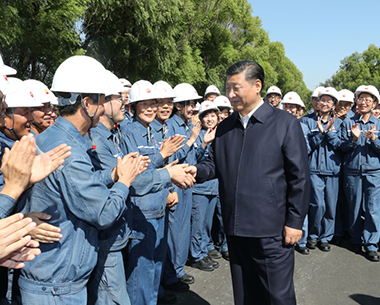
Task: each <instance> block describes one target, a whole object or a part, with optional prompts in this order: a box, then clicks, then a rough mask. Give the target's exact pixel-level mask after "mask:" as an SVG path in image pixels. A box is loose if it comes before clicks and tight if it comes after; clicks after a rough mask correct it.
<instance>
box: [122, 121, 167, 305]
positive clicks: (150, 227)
mask: <svg viewBox="0 0 380 305" xmlns="http://www.w3.org/2000/svg"><path fill="white" fill-rule="evenodd" d="M160 140H161V137H160V136H155V132H154V129H153V128H151V127H150V126H148V127H145V126H144V125H143V124H142V123H140V122H139V121H138V120H137V119H133V121H132V123H131V124H130V125H129V128H128V131H127V133H125V134H124V141H125V144H126V147H127V150H128V152H138V153H139V154H140V155H143V156H148V157H149V159H150V160H151V163H149V165H148V169H147V170H151V169H157V168H160V167H162V166H163V165H164V160H163V157H162V155H161V154H160V150H159V141H160ZM170 186H171V184H169V185H168V187H167V188H165V189H162V190H161V191H158V192H154V193H153V192H151V193H149V194H146V195H144V196H131V197H130V198H131V201H132V203H133V230H132V236H131V241H130V243H129V248H128V266H127V290H128V294H129V297H130V300H131V304H135V305H139V304H152V305H153V304H156V303H157V298H158V290H159V284H160V280H161V272H162V266H163V263H164V260H165V256H166V247H167V244H166V239H165V217H164V216H165V208H166V199H167V197H168V195H169V191H168V188H169V187H170Z"/></svg>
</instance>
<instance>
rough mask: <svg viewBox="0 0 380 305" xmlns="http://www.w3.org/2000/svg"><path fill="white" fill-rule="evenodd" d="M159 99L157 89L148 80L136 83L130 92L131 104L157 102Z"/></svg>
mask: <svg viewBox="0 0 380 305" xmlns="http://www.w3.org/2000/svg"><path fill="white" fill-rule="evenodd" d="M158 98H159V97H158V94H157V91H156V89H155V87H154V86H153V85H152V83H151V82H148V81H147V80H139V81H138V82H135V83H134V84H133V86H132V88H131V91H129V104H133V103H137V102H140V101H146V100H156V99H158Z"/></svg>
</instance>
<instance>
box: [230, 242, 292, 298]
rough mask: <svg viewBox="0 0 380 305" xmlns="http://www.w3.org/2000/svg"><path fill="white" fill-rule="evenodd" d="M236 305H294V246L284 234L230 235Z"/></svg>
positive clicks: (231, 265)
mask: <svg viewBox="0 0 380 305" xmlns="http://www.w3.org/2000/svg"><path fill="white" fill-rule="evenodd" d="M227 241H228V249H229V254H230V268H231V275H232V285H233V291H234V301H235V305H293V304H296V297H295V292H294V283H293V273H294V249H293V247H285V246H284V245H283V237H282V236H274V237H265V238H251V237H239V236H231V235H229V236H227Z"/></svg>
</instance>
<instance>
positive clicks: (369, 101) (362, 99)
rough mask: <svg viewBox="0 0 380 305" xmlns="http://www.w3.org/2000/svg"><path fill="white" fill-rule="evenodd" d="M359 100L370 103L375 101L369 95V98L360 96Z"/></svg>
mask: <svg viewBox="0 0 380 305" xmlns="http://www.w3.org/2000/svg"><path fill="white" fill-rule="evenodd" d="M358 102H360V103H362V102H365V103H366V104H367V105H368V104H369V103H372V102H373V99H372V98H370V97H367V98H364V97H359V98H358Z"/></svg>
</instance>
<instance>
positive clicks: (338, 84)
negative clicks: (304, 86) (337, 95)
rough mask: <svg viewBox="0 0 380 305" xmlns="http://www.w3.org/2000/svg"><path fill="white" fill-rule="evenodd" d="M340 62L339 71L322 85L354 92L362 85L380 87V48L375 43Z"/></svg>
mask: <svg viewBox="0 0 380 305" xmlns="http://www.w3.org/2000/svg"><path fill="white" fill-rule="evenodd" d="M340 63H341V64H340V67H339V69H338V71H337V72H336V73H335V74H334V75H333V76H332V77H331V78H329V79H328V80H326V82H325V83H323V84H322V85H324V86H331V87H334V88H335V89H337V90H341V89H348V90H351V91H353V92H355V90H356V88H357V87H359V86H360V85H373V86H375V87H377V88H379V87H380V50H379V48H377V47H376V46H375V45H373V44H371V45H370V46H369V47H368V50H365V51H364V52H363V53H358V52H355V53H353V54H351V55H350V56H348V57H345V58H344V59H343V60H342V61H341V62H340Z"/></svg>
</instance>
